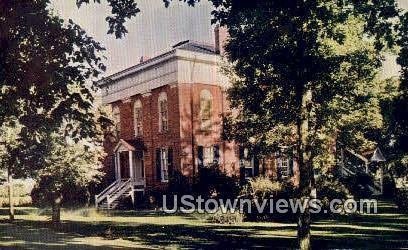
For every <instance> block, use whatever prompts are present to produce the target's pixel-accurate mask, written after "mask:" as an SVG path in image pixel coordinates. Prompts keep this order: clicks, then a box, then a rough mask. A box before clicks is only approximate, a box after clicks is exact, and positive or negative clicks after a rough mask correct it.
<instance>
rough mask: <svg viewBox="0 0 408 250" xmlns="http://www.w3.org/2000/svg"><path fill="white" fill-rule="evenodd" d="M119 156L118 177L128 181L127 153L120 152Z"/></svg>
mask: <svg viewBox="0 0 408 250" xmlns="http://www.w3.org/2000/svg"><path fill="white" fill-rule="evenodd" d="M119 155H120V176H121V178H122V179H129V178H130V170H129V152H127V151H122V152H120V153H119Z"/></svg>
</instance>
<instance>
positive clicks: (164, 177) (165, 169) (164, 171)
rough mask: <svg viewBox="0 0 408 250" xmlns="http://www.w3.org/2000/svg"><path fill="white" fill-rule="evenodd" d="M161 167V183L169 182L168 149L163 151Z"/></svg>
mask: <svg viewBox="0 0 408 250" xmlns="http://www.w3.org/2000/svg"><path fill="white" fill-rule="evenodd" d="M160 165H161V181H162V182H166V181H168V180H169V162H168V151H167V149H166V148H162V149H161V153H160Z"/></svg>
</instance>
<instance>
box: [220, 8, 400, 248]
mask: <svg viewBox="0 0 408 250" xmlns="http://www.w3.org/2000/svg"><path fill="white" fill-rule="evenodd" d="M213 3H214V5H215V6H216V7H217V10H216V11H215V12H214V16H215V18H216V19H217V20H219V21H220V22H221V24H225V25H227V27H228V31H229V34H230V39H229V41H228V43H227V46H226V52H227V59H228V61H229V62H231V64H232V72H233V73H234V78H233V86H232V88H231V89H230V90H229V99H230V101H231V105H232V107H234V108H237V109H238V110H239V111H240V114H239V115H238V117H235V119H232V120H230V121H229V122H227V123H226V125H227V132H228V131H239V132H238V133H235V134H234V133H232V138H233V139H237V140H238V141H240V142H242V143H246V144H247V145H248V144H249V145H251V144H254V145H253V146H257V147H258V148H261V149H264V150H265V151H266V152H271V151H273V150H274V148H275V149H276V147H277V146H279V145H294V149H295V151H296V153H295V155H296V158H297V159H296V160H297V162H298V165H299V169H300V183H299V187H298V198H299V199H301V200H308V199H310V197H311V190H312V188H313V185H314V183H313V163H314V161H315V160H316V159H317V158H316V156H318V155H319V150H320V149H322V148H324V146H326V148H327V141H330V140H331V141H332V143H333V139H335V138H337V139H340V138H341V139H342V140H344V141H347V142H349V141H351V140H350V139H348V140H346V138H347V136H348V137H349V138H351V139H353V140H354V142H356V141H358V140H359V141H366V142H368V141H367V140H366V139H369V138H366V136H367V134H366V133H367V131H368V130H369V129H372V128H374V129H378V128H381V124H380V123H381V117H379V112H378V111H379V110H380V106H379V103H378V98H375V96H373V93H374V92H375V91H381V88H379V87H380V86H381V83H380V82H377V81H375V80H376V75H377V73H378V69H379V68H380V67H381V59H382V58H381V52H382V50H383V49H384V47H385V46H386V45H387V46H393V45H394V42H395V41H394V37H393V26H394V24H396V22H395V21H394V22H393V20H392V19H393V18H394V19H395V17H396V16H398V11H397V9H396V5H395V2H394V1H388V0H387V1H376V2H372V1H315V0H313V1H307V0H306V1H304V0H302V1H255V2H252V1H251V2H246V3H242V2H239V1H234V0H230V1H213ZM352 25H354V26H355V27H356V28H350V27H352ZM377 97H378V93H377ZM367 114H368V115H369V116H370V117H367V118H375V119H373V121H372V122H368V121H369V119H366V117H364V116H367ZM362 121H363V123H361V122H362ZM228 126H229V128H230V129H228ZM359 128H363V129H362V130H361V131H360V132H359V133H358V134H354V135H353V134H351V133H350V132H352V131H358V130H357V129H359ZM350 135H352V136H350ZM356 139H358V140H356ZM324 142H326V145H324V144H323V143H324ZM308 211H309V210H308V209H306V210H305V213H300V214H299V219H298V239H299V244H300V247H301V248H302V249H309V248H310V247H311V246H310V215H309V212H308Z"/></svg>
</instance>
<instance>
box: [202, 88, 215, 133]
mask: <svg viewBox="0 0 408 250" xmlns="http://www.w3.org/2000/svg"><path fill="white" fill-rule="evenodd" d="M200 119H201V129H203V130H210V129H211V125H212V95H211V93H210V91H208V90H206V89H205V90H203V91H201V93H200Z"/></svg>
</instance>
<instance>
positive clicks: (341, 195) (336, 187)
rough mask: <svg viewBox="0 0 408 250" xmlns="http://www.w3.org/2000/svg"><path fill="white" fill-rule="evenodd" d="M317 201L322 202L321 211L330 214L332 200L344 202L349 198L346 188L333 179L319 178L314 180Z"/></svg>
mask: <svg viewBox="0 0 408 250" xmlns="http://www.w3.org/2000/svg"><path fill="white" fill-rule="evenodd" d="M316 190H317V197H316V198H317V199H319V200H320V201H321V202H322V207H321V208H322V210H323V211H324V210H326V211H327V212H328V213H327V215H329V214H330V201H332V200H334V199H340V200H343V201H344V200H346V199H348V198H349V197H351V194H350V191H349V190H348V189H347V187H346V186H345V185H344V184H342V183H341V182H340V181H338V180H337V179H335V178H334V177H328V176H321V177H320V178H318V179H317V180H316Z"/></svg>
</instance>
